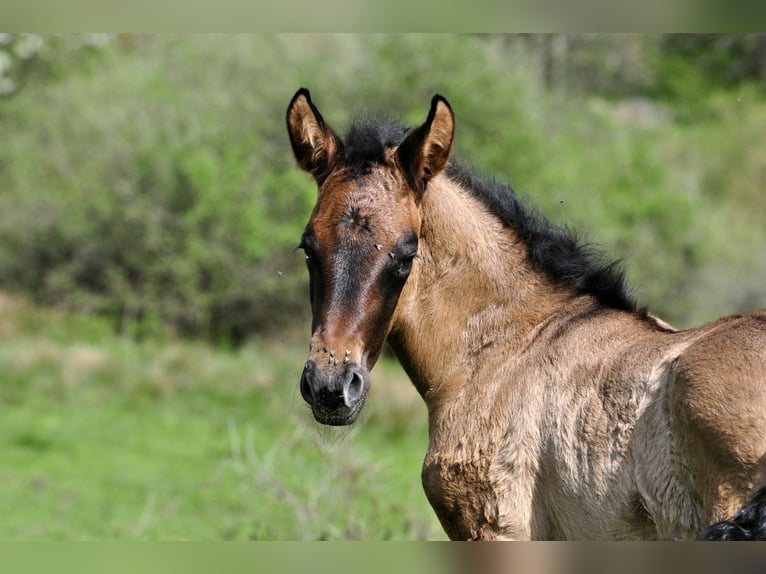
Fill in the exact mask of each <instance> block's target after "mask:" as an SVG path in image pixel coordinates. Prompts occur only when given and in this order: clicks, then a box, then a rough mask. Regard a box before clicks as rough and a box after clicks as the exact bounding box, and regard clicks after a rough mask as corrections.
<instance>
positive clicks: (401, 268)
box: [396, 254, 415, 279]
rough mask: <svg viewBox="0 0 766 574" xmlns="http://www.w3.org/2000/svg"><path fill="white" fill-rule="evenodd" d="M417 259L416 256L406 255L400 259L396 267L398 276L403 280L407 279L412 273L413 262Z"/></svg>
mask: <svg viewBox="0 0 766 574" xmlns="http://www.w3.org/2000/svg"><path fill="white" fill-rule="evenodd" d="M414 259H415V254H412V255H405V256H404V257H402V258H401V259H399V261H398V263H397V266H396V274H397V275H398V276H399V277H401V278H402V279H406V278H407V276H408V275H409V274H410V272H411V271H412V262H413V260H414Z"/></svg>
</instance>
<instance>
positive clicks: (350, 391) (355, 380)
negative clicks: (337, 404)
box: [343, 370, 364, 407]
mask: <svg viewBox="0 0 766 574" xmlns="http://www.w3.org/2000/svg"><path fill="white" fill-rule="evenodd" d="M363 392H364V378H363V377H362V374H361V373H360V372H358V371H356V370H349V372H348V373H347V374H346V379H345V381H344V384H343V401H344V402H345V403H346V406H347V407H351V406H353V405H355V404H356V403H357V402H358V401H359V399H360V398H361V397H362V393H363Z"/></svg>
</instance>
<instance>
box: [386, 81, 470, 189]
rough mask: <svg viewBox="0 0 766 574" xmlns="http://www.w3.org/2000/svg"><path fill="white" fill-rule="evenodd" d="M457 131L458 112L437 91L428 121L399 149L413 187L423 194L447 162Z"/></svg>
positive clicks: (399, 154) (414, 131)
mask: <svg viewBox="0 0 766 574" xmlns="http://www.w3.org/2000/svg"><path fill="white" fill-rule="evenodd" d="M454 135H455V116H454V114H453V113H452V108H451V107H450V105H449V103H448V102H447V100H445V99H444V98H443V97H442V96H440V95H438V94H437V95H435V96H434V97H433V99H432V100H431V111H430V112H429V113H428V118H427V119H426V122H425V123H424V124H423V125H422V126H420V127H419V128H416V129H414V130H412V131H411V132H410V133H409V134H408V135H407V137H406V138H405V140H404V141H403V142H402V143H401V144H400V145H399V149H397V152H396V154H397V158H398V160H399V165H400V167H401V168H402V171H404V174H405V176H406V177H407V181H408V183H409V184H410V187H412V189H413V190H414V191H415V193H416V194H417V195H418V199H419V198H420V197H422V195H423V193H424V192H425V190H426V184H428V181H429V180H430V179H431V178H433V177H434V176H435V175H437V174H438V173H439V172H440V171H442V170H443V169H444V168H445V167H446V166H447V161H448V160H449V154H450V150H451V149H452V140H453V138H454Z"/></svg>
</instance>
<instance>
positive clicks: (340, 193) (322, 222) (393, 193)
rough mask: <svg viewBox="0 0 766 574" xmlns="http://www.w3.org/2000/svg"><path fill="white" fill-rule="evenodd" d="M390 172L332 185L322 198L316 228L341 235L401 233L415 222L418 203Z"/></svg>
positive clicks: (384, 171)
mask: <svg viewBox="0 0 766 574" xmlns="http://www.w3.org/2000/svg"><path fill="white" fill-rule="evenodd" d="M400 183H401V182H398V181H396V178H395V177H393V175H392V174H390V173H386V170H375V171H373V172H371V173H370V174H368V175H365V176H362V177H355V178H345V179H340V180H339V181H334V182H331V183H330V185H328V186H327V187H326V188H325V189H324V190H323V193H322V196H321V197H320V205H318V209H317V212H316V214H315V225H317V226H318V227H323V228H325V229H327V230H330V229H335V230H337V232H338V233H343V232H344V231H348V232H367V233H370V234H375V235H377V234H384V235H385V234H387V233H397V232H398V231H400V230H399V229H398V228H403V227H407V226H409V225H410V224H411V223H412V220H413V216H414V214H413V208H414V202H410V201H408V196H407V194H405V193H404V192H403V190H402V189H400V187H399V185H400Z"/></svg>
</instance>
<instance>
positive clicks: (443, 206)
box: [288, 91, 766, 540]
mask: <svg viewBox="0 0 766 574" xmlns="http://www.w3.org/2000/svg"><path fill="white" fill-rule="evenodd" d="M452 121H453V119H452V113H451V110H450V109H449V106H448V105H447V104H446V101H444V100H443V99H442V100H438V99H437V98H434V101H433V102H432V108H431V113H430V114H429V118H428V120H427V121H426V124H424V125H423V126H421V127H420V128H418V129H416V130H412V131H410V132H404V133H399V134H398V135H396V136H392V135H391V134H392V133H394V132H395V130H394V132H392V131H391V130H388V131H385V134H383V135H386V137H385V138H383V139H381V141H380V142H379V143H378V144H376V145H378V146H379V147H380V149H377V148H376V147H375V145H373V146H372V149H373V151H374V153H373V151H370V149H368V148H365V147H364V145H362V144H363V143H364V142H367V143H365V145H368V144H369V141H368V140H369V139H370V137H371V136H365V138H366V139H364V142H362V143H359V142H360V141H361V140H360V139H359V138H357V139H354V138H352V137H349V138H347V140H346V142H345V143H344V142H343V141H342V140H340V138H337V136H335V135H334V133H333V132H332V131H331V130H330V129H329V128H328V127H327V126H326V124H325V123H324V121H323V119H322V118H321V115H319V113H318V111H317V110H316V108H315V107H314V106H313V104H312V103H311V101H310V98H309V96H308V92H306V91H301V92H299V93H298V94H296V97H295V98H294V100H293V102H292V103H291V106H290V108H289V109H288V128H289V130H290V134H291V141H292V144H293V149H294V151H295V153H296V158H298V161H299V164H300V165H301V167H303V168H304V169H306V170H307V171H309V172H310V173H312V174H313V175H314V177H315V179H316V180H317V183H318V185H319V188H320V192H319V198H318V202H317V206H316V207H315V210H314V213H313V214H312V219H311V221H310V223H309V225H308V226H307V231H306V233H305V234H304V240H303V241H302V245H303V247H304V249H305V250H306V252H307V259H310V260H311V262H310V264H309V270H310V273H311V277H312V289H311V292H312V294H311V298H312V309H313V315H314V320H313V326H312V329H313V331H314V334H313V337H312V344H311V351H310V355H309V362H308V363H307V366H306V370H305V371H304V375H303V378H302V381H301V392H302V393H303V396H304V398H306V400H307V401H308V402H309V403H310V404H311V406H312V410H313V412H314V415H315V417H316V418H317V419H318V420H320V422H325V423H328V424H348V423H350V422H353V420H354V418H355V417H356V414H357V413H358V411H359V409H360V408H361V405H362V404H363V402H364V398H365V396H366V389H367V387H368V386H369V378H368V372H369V370H370V369H371V368H372V366H373V365H374V363H375V361H376V360H377V357H378V356H379V354H380V349H381V347H382V344H383V340H384V339H386V338H387V340H388V342H389V344H390V345H391V347H392V348H393V350H394V352H395V353H396V355H397V357H398V358H399V360H400V362H401V363H402V365H403V366H404V368H405V370H406V371H407V373H408V375H409V376H410V378H411V379H412V381H413V383H414V385H415V387H416V388H417V390H418V392H419V393H420V395H421V396H422V397H423V400H424V402H425V404H426V406H427V408H428V416H429V447H428V451H427V453H426V456H425V460H424V463H423V471H422V481H423V486H424V489H425V492H426V495H427V497H428V500H429V502H430V503H431V505H432V506H433V508H434V510H435V512H436V514H437V515H438V517H439V519H440V521H441V523H442V525H443V527H444V529H445V531H446V532H447V534H448V535H449V536H450V538H453V539H485V540H486V539H644V540H646V539H691V538H699V537H701V536H703V535H704V534H705V532H706V530H707V529H708V527H709V526H710V525H711V524H713V523H717V522H720V521H727V520H729V522H726V523H725V524H726V525H727V526H726V527H727V528H728V527H729V526H730V527H731V528H734V529H735V530H736V528H739V526H736V525H734V522H736V520H739V519H738V518H737V517H735V518H734V519H733V518H732V517H733V516H734V515H735V513H736V512H737V510H739V509H740V508H742V507H743V505H746V504H747V502H748V500H749V499H750V497H751V496H752V495H753V492H754V491H755V490H756V489H758V488H759V487H763V486H764V485H766V462H764V461H765V458H764V453H766V312H760V313H753V314H750V315H742V316H737V317H730V318H726V319H722V320H720V321H718V322H716V323H712V324H709V325H705V326H702V327H699V328H697V329H691V330H686V331H677V330H675V329H673V328H672V327H670V326H669V325H667V324H665V323H663V322H662V321H661V320H659V319H656V318H654V317H652V316H651V315H649V314H648V313H646V312H644V311H641V310H640V309H637V308H635V306H634V305H633V304H632V302H631V300H630V299H629V297H628V296H627V295H625V293H624V292H623V290H622V283H621V281H622V279H621V276H618V275H615V273H614V269H613V268H612V267H610V266H608V265H607V266H600V267H599V266H597V265H596V266H593V265H591V262H590V261H589V260H588V257H584V256H583V255H582V251H581V250H579V248H576V247H574V246H573V245H570V244H569V243H567V242H568V241H569V239H568V238H567V237H565V236H560V234H559V231H557V230H553V231H551V230H550V229H549V228H547V227H544V228H543V229H542V231H541V230H540V229H539V228H538V227H535V225H536V224H533V223H530V221H529V218H528V216H525V215H524V214H523V213H516V212H517V211H518V210H519V209H520V208H518V207H517V206H515V204H514V206H513V208H512V209H511V210H510V211H509V213H510V212H513V213H516V214H515V215H514V214H513V213H512V214H511V215H509V214H508V213H506V214H505V215H503V214H500V215H498V213H495V211H496V210H497V209H496V208H497V200H493V199H491V198H490V199H486V198H481V197H477V189H476V188H477V187H480V186H477V185H476V184H475V181H473V180H472V179H471V178H470V177H464V176H463V175H464V174H462V173H461V172H459V170H458V171H455V168H451V167H450V168H447V158H448V156H449V151H450V147H451V142H452V132H453V129H454V126H453V124H452ZM376 133H377V134H378V135H380V134H381V133H383V132H376ZM344 146H345V147H344ZM360 158H361V159H360ZM514 217H516V218H517V219H518V220H519V221H515V220H513V218H514ZM525 217H526V219H525ZM415 250H416V252H415ZM557 250H558V251H557ZM344 348H345V351H344V352H343V363H341V364H339V360H338V357H340V356H341V351H340V350H341V349H344ZM754 500H755V499H754ZM748 508H750V510H751V512H750V514H753V512H755V514H757V515H758V516H760V514H758V513H759V512H760V513H761V514H766V507H763V508H762V505H761V503H756V502H753V503H752V504H751V505H750V506H749V507H748ZM737 516H739V515H737ZM735 519H736V520H735ZM732 521H734V522H732ZM737 524H739V523H737ZM764 528H765V529H764V530H763V531H760V530H758V529H756V534H755V535H754V536H755V537H763V536H766V525H764ZM736 532H739V530H736ZM722 537H723V536H722Z"/></svg>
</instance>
